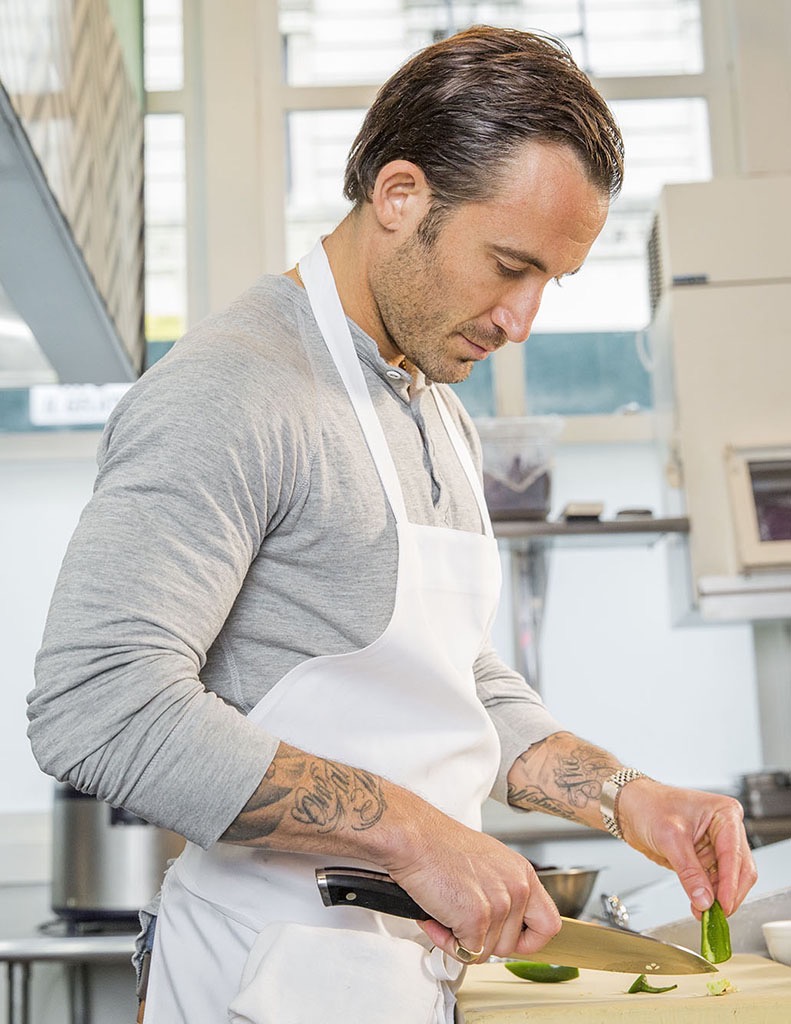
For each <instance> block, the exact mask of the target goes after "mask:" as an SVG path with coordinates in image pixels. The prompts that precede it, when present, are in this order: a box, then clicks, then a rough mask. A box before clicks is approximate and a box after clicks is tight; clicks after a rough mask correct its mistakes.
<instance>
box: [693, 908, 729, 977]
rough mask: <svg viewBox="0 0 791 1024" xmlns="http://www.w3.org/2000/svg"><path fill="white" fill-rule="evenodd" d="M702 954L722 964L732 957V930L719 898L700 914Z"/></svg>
mask: <svg viewBox="0 0 791 1024" xmlns="http://www.w3.org/2000/svg"><path fill="white" fill-rule="evenodd" d="M700 955H701V956H703V957H705V958H706V960H708V962H709V963H710V964H721V963H724V962H725V961H726V960H730V958H731V930H730V927H729V926H728V918H727V917H726V916H725V914H724V912H723V909H722V907H721V906H720V905H719V903H718V901H717V900H715V901H714V902H713V903H712V905H711V906H710V907H709V909H708V910H704V911H703V913H702V914H701V916H700Z"/></svg>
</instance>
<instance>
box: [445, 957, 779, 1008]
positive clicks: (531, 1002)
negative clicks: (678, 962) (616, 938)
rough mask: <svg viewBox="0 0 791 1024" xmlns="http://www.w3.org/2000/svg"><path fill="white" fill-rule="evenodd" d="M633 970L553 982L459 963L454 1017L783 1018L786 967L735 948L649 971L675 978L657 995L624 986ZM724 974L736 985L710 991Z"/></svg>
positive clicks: (586, 973) (588, 973) (664, 981)
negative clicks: (708, 970)
mask: <svg viewBox="0 0 791 1024" xmlns="http://www.w3.org/2000/svg"><path fill="white" fill-rule="evenodd" d="M636 977H637V974H614V973H612V972H608V971H586V970H581V971H580V976H579V978H575V979H574V981H566V982H561V983H559V984H537V983H535V982H531V981H520V980H519V979H518V978H515V977H514V975H513V974H511V973H510V972H509V971H507V970H506V968H505V967H504V966H503V965H502V964H479V965H477V966H475V967H470V968H468V969H467V975H466V977H465V979H464V984H463V985H462V987H461V989H460V991H459V995H458V1005H459V1010H460V1020H461V1022H462V1024H544V1022H547V1021H552V1022H555V1021H562V1022H563V1024H573V1022H575V1021H576V1022H577V1024H614V1022H618V1021H623V1022H627V1024H637V1022H640V1021H646V1022H647V1024H699V1022H700V1021H704V1022H705V1021H737V1022H738V1024H791V967H784V966H783V965H782V964H777V963H775V962H774V961H773V960H767V959H765V958H764V957H761V956H751V955H749V954H746V953H741V954H737V955H735V956H733V957H732V958H731V959H730V960H729V961H728V962H727V963H725V964H721V965H720V970H719V974H693V975H689V974H687V975H684V976H681V977H672V978H664V977H663V978H656V979H655V980H654V981H653V984H654V985H672V984H674V983H675V984H678V988H677V989H674V990H673V991H672V992H663V993H662V994H661V995H651V994H649V993H645V992H643V993H636V994H635V995H628V994H627V991H626V990H627V989H628V988H629V986H630V985H631V984H632V982H633V981H634V980H635V978H636ZM718 977H725V978H727V979H728V980H729V981H731V982H733V984H734V985H736V987H737V988H738V989H739V991H738V992H733V993H731V994H730V995H727V996H710V995H709V994H708V991H707V989H706V982H707V981H711V980H712V979H713V978H718Z"/></svg>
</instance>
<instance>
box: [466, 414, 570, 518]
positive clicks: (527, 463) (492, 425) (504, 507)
mask: <svg viewBox="0 0 791 1024" xmlns="http://www.w3.org/2000/svg"><path fill="white" fill-rule="evenodd" d="M475 426H476V427H477V429H478V434H479V436H480V439H481V445H482V446H483V489H484V494H485V496H486V503H487V505H488V506H489V514H490V515H491V517H492V519H546V517H547V515H548V514H549V508H550V502H551V498H552V462H553V458H554V454H555V447H556V444H557V439H558V437H559V436H560V432H561V431H562V429H563V419H562V417H560V416H518V417H517V416H500V417H488V418H483V419H478V420H476V421H475Z"/></svg>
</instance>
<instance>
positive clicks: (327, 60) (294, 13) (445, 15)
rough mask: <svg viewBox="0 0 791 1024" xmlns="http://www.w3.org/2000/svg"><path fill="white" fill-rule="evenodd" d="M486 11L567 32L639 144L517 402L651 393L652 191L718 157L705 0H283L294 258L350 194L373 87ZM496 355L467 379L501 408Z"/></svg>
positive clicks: (703, 175) (546, 329)
mask: <svg viewBox="0 0 791 1024" xmlns="http://www.w3.org/2000/svg"><path fill="white" fill-rule="evenodd" d="M481 22H486V23H489V24H496V25H501V26H508V27H514V28H521V29H529V28H532V29H535V28H539V29H540V30H543V31H547V32H549V33H551V34H554V35H557V36H560V37H561V38H563V39H564V40H565V42H566V43H567V45H568V46H569V48H570V49H571V51H572V53H573V54H574V56H575V58H576V60H577V61H578V63H580V64H581V65H582V66H583V67H584V68H585V69H586V70H587V71H588V73H589V74H591V76H592V77H593V78H594V81H595V82H596V84H598V85H599V87H600V88H601V90H602V92H603V93H604V95H605V96H606V97H607V99H608V101H609V102H610V105H611V107H612V109H613V111H614V113H615V115H616V117H617V119H618V121H619V124H620V125H621V128H622V131H623V134H624V139H625V143H626V150H627V170H626V178H625V183H624V189H623V192H622V194H621V196H619V198H618V199H617V200H616V202H615V203H614V204H613V207H612V210H611V212H610V217H609V219H608V222H607V225H606V227H605V229H604V231H603V232H602V235H601V236H600V238H599V239H598V240H597V242H596V244H595V245H594V247H593V249H592V250H591V253H590V256H589V259H588V261H587V264H586V267H585V269H584V271H583V272H582V273H581V274H579V275H576V276H575V277H574V278H570V279H568V280H567V281H565V282H564V284H563V287H562V288H561V289H555V288H550V289H547V292H546V293H545V298H544V303H543V305H542V309H541V312H540V314H539V316H538V318H537V319H536V322H535V325H534V328H533V335H532V336H531V339H530V340H529V341H528V343H527V345H525V346H523V347H522V360H523V368H524V373H523V376H522V377H521V379H520V378H519V377H518V375H517V377H516V378H513V373H512V372H511V370H510V368H509V369H508V371H507V373H508V375H509V377H511V378H513V380H511V381H509V383H508V387H510V388H511V389H512V390H513V389H514V388H518V389H520V390H521V392H522V395H521V397H520V398H518V399H517V402H519V401H521V404H522V405H523V407H525V408H527V409H528V410H529V411H530V412H536V413H538V412H541V413H546V412H560V413H564V414H567V415H572V414H585V413H587V414H591V413H613V412H616V411H619V410H622V409H624V408H627V409H630V410H634V409H642V408H646V407H647V406H650V404H651V389H650V372H649V361H648V357H647V354H646V353H645V352H644V351H643V335H642V331H643V329H644V328H645V326H646V325H647V323H648V320H649V316H650V310H649V299H648V272H647V259H646V245H647V240H648V234H649V231H650V224H651V219H652V213H653V208H654V204H655V202H656V199H657V197H658V194H659V190H660V189H661V187H662V185H663V184H664V183H666V182H670V181H695V180H705V179H707V178H709V177H710V176H711V172H712V171H711V157H710V143H709V117H708V97H707V96H706V95H704V88H703V82H702V81H701V73H702V72H703V70H704V66H703V44H702V22H701V10H700V4H699V2H698V0H554V2H548V0H545V2H530V0H490V2H486V3H484V2H466V3H465V2H461V0H380V2H379V3H378V4H376V5H372V4H369V3H367V2H366V0H321V2H318V0H280V3H279V30H280V33H281V37H282V46H281V52H282V55H283V67H282V77H283V80H284V82H285V83H286V86H287V88H286V89H285V93H284V95H285V107H286V109H285V118H284V123H285V125H286V129H285V131H286V137H287V141H286V144H285V150H286V154H287V157H286V159H287V182H288V187H287V197H286V203H285V210H284V217H285V238H286V263H287V264H291V263H293V262H294V261H295V260H296V259H298V258H299V256H300V255H302V254H303V253H304V252H305V251H306V250H307V249H308V248H309V247H310V245H312V243H313V241H314V240H315V237H316V236H317V235H318V234H319V233H321V232H327V231H329V230H331V229H332V227H333V226H334V225H335V224H336V223H338V221H339V220H341V219H342V217H343V216H344V214H345V212H346V210H347V206H346V204H345V202H344V200H343V199H342V195H341V190H342V177H343V166H344V162H345V157H346V153H347V151H348V148H349V146H350V144H351V142H352V140H353V138H354V136H355V133H356V131H357V128H358V127H359V124H360V122H361V120H362V117H363V113H364V110H365V108H366V106H367V105H368V103H369V102H370V99H371V97H372V95H373V89H372V87H375V86H376V85H378V84H379V83H381V82H382V81H384V79H385V78H386V77H387V76H388V75H389V74H390V73H391V72H392V71H393V70H395V68H396V67H397V66H398V65H400V64H401V63H402V62H403V61H404V60H406V59H407V58H408V57H409V56H410V55H411V54H412V53H414V52H415V51H416V50H417V49H419V48H421V47H423V46H425V45H427V44H429V43H431V42H432V41H435V40H437V39H440V38H443V37H444V36H446V35H449V34H451V33H452V32H454V31H457V30H459V29H462V28H465V27H467V26H469V25H471V24H475V23H481ZM355 86H357V87H359V88H358V90H357V94H358V95H359V97H360V102H359V105H358V106H356V107H354V109H351V108H349V107H348V106H347V107H346V108H345V109H341V108H340V106H338V107H333V101H334V97H336V96H337V97H338V98H339V99H340V98H341V95H342V96H343V99H344V100H346V101H347V102H348V99H349V97H350V96H353V95H355V90H354V88H350V87H355ZM290 87H293V88H290ZM306 87H307V93H306ZM646 97H648V98H646ZM489 364H491V366H492V367H493V373H487V375H486V376H485V379H484V375H483V374H482V373H481V370H482V368H483V367H476V369H475V372H474V374H473V375H472V377H475V378H476V379H475V381H474V382H473V380H472V377H471V378H470V380H469V381H468V382H467V383H465V385H462V386H460V387H459V392H460V394H461V395H462V398H463V400H464V401H465V402H468V403H474V404H475V405H476V407H481V406H484V407H487V408H488V409H489V410H490V411H495V406H496V404H497V403H496V402H495V398H494V389H495V377H496V375H497V373H498V368H499V365H500V364H501V360H500V357H499V356H498V357H495V358H494V359H492V360H487V362H486V363H485V364H483V365H484V366H487V368H488V367H489ZM510 365H511V364H509V367H510ZM487 389H488V390H487ZM502 391H503V389H502V387H501V388H499V389H498V392H499V393H502Z"/></svg>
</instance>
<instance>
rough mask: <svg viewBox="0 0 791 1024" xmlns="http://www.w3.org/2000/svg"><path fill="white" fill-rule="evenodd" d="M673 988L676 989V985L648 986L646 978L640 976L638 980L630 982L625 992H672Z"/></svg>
mask: <svg viewBox="0 0 791 1024" xmlns="http://www.w3.org/2000/svg"><path fill="white" fill-rule="evenodd" d="M674 988H678V985H660V986H656V985H649V984H648V981H647V980H646V976H645V975H644V974H641V975H640V976H639V977H638V978H635V980H634V981H633V982H632V984H631V985H630V986H629V988H628V989H627V991H629V992H652V993H656V992H672V990H673V989H674Z"/></svg>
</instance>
